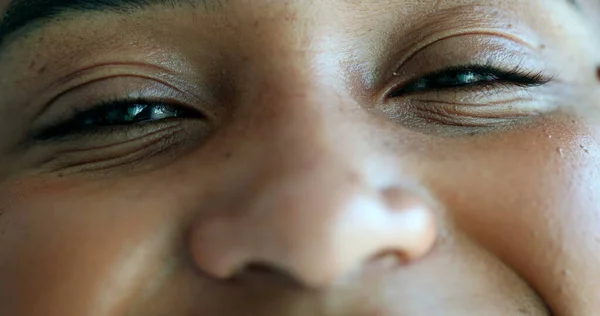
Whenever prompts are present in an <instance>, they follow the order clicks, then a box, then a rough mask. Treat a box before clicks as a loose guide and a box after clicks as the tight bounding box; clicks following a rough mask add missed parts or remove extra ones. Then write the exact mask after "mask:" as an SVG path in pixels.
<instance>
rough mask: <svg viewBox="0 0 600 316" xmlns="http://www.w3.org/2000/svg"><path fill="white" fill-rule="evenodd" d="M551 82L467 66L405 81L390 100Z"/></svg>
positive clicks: (518, 71) (526, 74)
mask: <svg viewBox="0 0 600 316" xmlns="http://www.w3.org/2000/svg"><path fill="white" fill-rule="evenodd" d="M549 81H551V79H549V78H545V77H544V76H543V75H542V74H541V73H535V72H531V71H526V70H523V69H521V68H519V67H517V68H514V69H512V70H503V69H500V68H497V67H494V66H491V65H467V66H459V67H450V68H446V69H443V70H441V71H438V72H434V73H430V74H427V75H424V76H422V77H420V78H418V79H415V80H412V81H409V82H407V83H406V84H404V85H402V86H401V87H400V88H399V89H396V90H394V91H392V93H391V94H390V95H389V96H390V97H391V98H397V97H402V96H405V95H409V94H414V93H420V92H429V91H439V90H452V89H465V88H469V89H470V88H484V87H494V86H518V87H532V86H540V85H543V84H546V83H548V82H549Z"/></svg>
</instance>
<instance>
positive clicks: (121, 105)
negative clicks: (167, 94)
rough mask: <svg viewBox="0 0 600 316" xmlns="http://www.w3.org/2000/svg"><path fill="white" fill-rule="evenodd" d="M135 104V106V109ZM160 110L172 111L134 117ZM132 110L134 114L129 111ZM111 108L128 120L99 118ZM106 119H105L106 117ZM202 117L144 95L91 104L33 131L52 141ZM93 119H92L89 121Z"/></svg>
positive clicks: (38, 138)
mask: <svg viewBox="0 0 600 316" xmlns="http://www.w3.org/2000/svg"><path fill="white" fill-rule="evenodd" d="M136 107H137V109H136ZM159 109H160V110H162V111H163V112H167V111H170V112H172V114H173V116H172V117H165V118H160V119H155V120H152V118H150V119H149V120H144V119H136V117H138V116H139V115H141V114H143V112H144V111H145V110H151V111H154V110H159ZM131 110H134V111H136V110H137V113H132V112H130V111H131ZM111 111H117V112H121V113H120V114H125V112H127V113H126V115H129V116H130V121H131V122H124V123H112V124H111V123H110V122H105V123H103V122H102V121H109V120H111V118H109V114H110V113H111ZM150 114H155V113H150ZM107 118H108V119H107ZM123 118H124V116H123V117H120V118H119V117H116V118H113V119H112V120H115V121H116V120H121V121H126V120H127V118H125V119H123ZM204 118H205V116H204V115H202V114H201V113H199V112H198V111H195V110H192V109H189V108H188V107H185V106H182V105H179V104H176V103H174V102H165V101H157V100H148V99H143V98H136V99H115V100H110V101H103V102H100V103H99V104H97V105H95V106H92V107H91V109H89V110H83V111H75V113H74V114H73V115H71V118H69V119H67V120H66V121H64V122H62V123H59V124H56V125H54V126H51V127H49V128H46V129H43V130H42V131H40V132H37V133H35V134H34V136H33V138H34V139H35V140H41V141H45V140H53V139H61V138H65V137H67V136H85V135H98V134H107V133H108V134H109V133H111V132H114V131H117V130H119V129H123V128H127V127H128V126H132V125H138V126H139V125H143V124H149V123H153V122H156V121H164V120H169V119H204ZM92 121H95V122H92Z"/></svg>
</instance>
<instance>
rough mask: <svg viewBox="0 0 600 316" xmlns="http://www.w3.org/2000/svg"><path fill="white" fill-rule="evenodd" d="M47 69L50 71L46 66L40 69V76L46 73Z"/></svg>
mask: <svg viewBox="0 0 600 316" xmlns="http://www.w3.org/2000/svg"><path fill="white" fill-rule="evenodd" d="M46 69H48V67H46V66H43V67H41V68H40V69H38V71H37V73H38V75H41V74H43V73H45V72H46Z"/></svg>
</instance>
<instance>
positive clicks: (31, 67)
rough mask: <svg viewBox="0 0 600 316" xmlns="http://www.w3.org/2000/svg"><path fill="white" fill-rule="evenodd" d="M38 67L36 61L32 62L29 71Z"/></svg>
mask: <svg viewBox="0 0 600 316" xmlns="http://www.w3.org/2000/svg"><path fill="white" fill-rule="evenodd" d="M36 65H37V63H36V62H35V60H32V61H31V63H30V64H29V70H31V69H33V68H35V66H36Z"/></svg>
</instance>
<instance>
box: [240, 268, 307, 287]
mask: <svg viewBox="0 0 600 316" xmlns="http://www.w3.org/2000/svg"><path fill="white" fill-rule="evenodd" d="M232 280H233V281H238V282H244V283H249V284H257V283H261V282H262V283H276V284H281V285H285V286H298V287H299V286H301V283H300V282H299V281H298V279H297V278H296V277H295V276H294V275H293V274H292V273H291V272H290V271H287V270H284V269H282V268H280V267H275V266H273V265H271V264H268V263H264V262H252V263H249V264H247V265H245V266H244V267H243V268H242V269H240V270H238V271H237V273H236V274H235V275H234V276H233V278H232Z"/></svg>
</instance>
